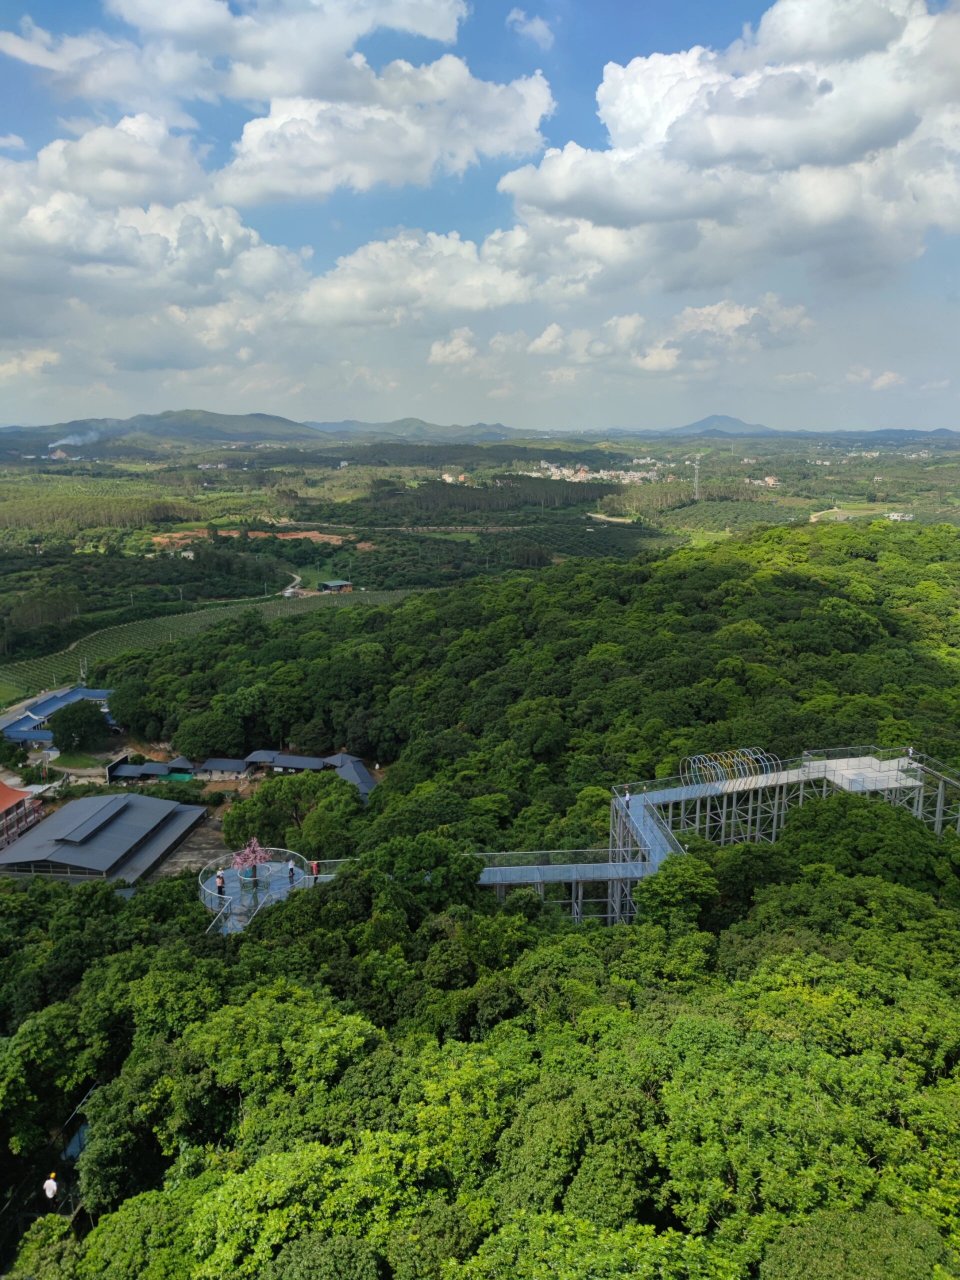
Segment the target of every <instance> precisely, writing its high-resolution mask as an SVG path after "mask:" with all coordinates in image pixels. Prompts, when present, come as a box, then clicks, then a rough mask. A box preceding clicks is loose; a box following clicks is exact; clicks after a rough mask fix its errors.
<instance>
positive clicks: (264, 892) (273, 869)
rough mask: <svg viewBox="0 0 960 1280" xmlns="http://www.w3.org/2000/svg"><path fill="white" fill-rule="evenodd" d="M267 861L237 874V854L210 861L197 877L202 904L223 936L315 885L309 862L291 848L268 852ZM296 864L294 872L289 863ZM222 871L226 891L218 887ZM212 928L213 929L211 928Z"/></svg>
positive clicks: (269, 850)
mask: <svg viewBox="0 0 960 1280" xmlns="http://www.w3.org/2000/svg"><path fill="white" fill-rule="evenodd" d="M265 852H266V853H268V854H269V855H270V857H269V860H268V861H267V862H261V863H259V864H258V865H257V866H255V867H247V868H245V869H244V870H242V871H238V870H237V869H236V868H235V867H234V866H233V858H234V856H235V855H234V854H232V853H227V854H224V857H223V858H222V860H219V861H215V862H208V863H207V865H206V866H205V867H204V868H203V870H202V871H201V872H200V875H199V877H198V880H199V886H200V901H201V902H202V903H203V905H204V906H205V907H206V908H207V910H208V911H212V912H213V913H214V915H215V917H216V919H217V920H220V921H221V924H222V928H223V932H224V933H234V932H237V931H239V930H240V929H243V928H245V926H246V925H247V924H249V922H250V921H251V920H252V919H253V917H254V916H255V915H256V914H257V912H258V911H260V910H261V909H262V908H263V907H265V906H267V905H268V904H269V903H271V902H281V901H282V900H283V899H284V898H286V897H289V895H290V894H291V893H293V892H294V891H295V890H297V889H306V888H308V887H309V886H310V885H312V884H313V883H314V876H313V875H312V874H311V871H310V863H309V862H308V861H307V860H306V858H304V857H302V856H301V855H300V854H299V853H294V851H293V850H292V849H272V848H271V849H266V850H265ZM291 862H292V863H293V868H292V871H291V867H290V863H291ZM221 871H222V872H223V882H224V883H223V890H222V891H221V890H220V889H218V887H217V874H218V873H219V872H221ZM211 927H212V926H211Z"/></svg>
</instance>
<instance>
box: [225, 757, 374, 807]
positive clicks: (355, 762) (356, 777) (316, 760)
mask: <svg viewBox="0 0 960 1280" xmlns="http://www.w3.org/2000/svg"><path fill="white" fill-rule="evenodd" d="M246 763H247V765H249V766H251V767H256V766H260V767H265V768H272V769H276V770H286V769H290V770H292V771H294V772H297V773H307V772H312V773H320V772H321V770H323V769H335V770H336V772H337V773H338V774H339V776H340V777H341V778H343V779H344V781H345V782H352V783H353V785H354V786H355V787H356V788H357V790H358V791H359V792H360V794H361V796H362V797H363V798H364V800H366V798H367V797H368V796H369V794H370V792H371V791H372V790H373V788H374V787H375V786H376V785H377V782H376V779H375V778H374V776H373V774H372V773H371V772H370V770H369V769H368V768H367V766H366V765H365V764H364V763H363V761H362V760H361V759H360V757H359V756H352V755H350V753H349V752H347V751H338V752H336V753H335V754H334V755H332V756H297V755H290V754H288V753H287V752H285V751H251V753H250V754H249V755H248V756H247V759H246ZM203 768H206V765H204V766H203Z"/></svg>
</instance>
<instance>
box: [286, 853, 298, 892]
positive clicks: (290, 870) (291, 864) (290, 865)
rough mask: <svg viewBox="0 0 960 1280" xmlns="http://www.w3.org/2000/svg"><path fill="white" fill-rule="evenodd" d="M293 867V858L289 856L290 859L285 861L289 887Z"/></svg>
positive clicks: (291, 881)
mask: <svg viewBox="0 0 960 1280" xmlns="http://www.w3.org/2000/svg"><path fill="white" fill-rule="evenodd" d="M295 869H296V868H295V867H294V864H293V859H292V858H291V859H290V861H289V862H288V863H287V879H288V880H289V881H290V886H291V888H292V887H293V873H294V871H295Z"/></svg>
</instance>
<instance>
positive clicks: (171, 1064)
mask: <svg viewBox="0 0 960 1280" xmlns="http://www.w3.org/2000/svg"><path fill="white" fill-rule="evenodd" d="M958 562H960V537H958V535H957V533H956V532H955V531H953V530H950V529H922V528H891V527H889V526H886V527H882V528H881V527H875V526H874V527H858V528H850V527H842V526H841V527H819V526H811V527H810V528H809V529H804V530H789V531H786V530H784V531H781V530H778V531H773V532H766V533H762V534H758V535H757V536H755V537H753V538H751V539H749V540H747V541H745V542H743V543H739V544H734V543H730V544H726V545H725V546H721V547H717V548H712V549H710V550H709V551H707V552H693V551H685V552H680V553H674V554H672V555H671V556H670V557H669V558H668V559H665V560H663V561H659V562H652V563H648V564H634V565H632V566H623V565H606V564H597V562H591V563H590V564H589V565H588V564H585V563H581V564H579V565H578V564H569V563H568V564H566V565H563V566H561V567H559V568H557V569H555V570H548V571H545V572H543V573H540V574H537V575H530V576H526V575H518V576H516V577H511V578H500V579H495V580H488V581H483V582H474V583H471V584H469V585H468V586H466V587H464V588H461V589H459V590H457V591H451V592H449V593H435V594H431V595H429V596H425V597H423V598H421V599H408V600H407V601H405V602H404V603H403V604H402V605H400V606H399V607H397V608H395V609H392V610H383V611H372V610H369V609H363V610H360V609H358V610H350V609H344V610H339V611H337V612H336V613H335V614H334V615H331V616H326V615H325V616H322V617H321V616H319V615H315V616H313V617H310V618H308V619H303V620H297V621H295V622H285V623H283V624H279V625H276V626H273V627H261V626H260V625H259V624H258V623H257V622H256V621H255V620H253V619H251V620H250V621H249V622H247V623H246V624H242V625H237V624H231V625H230V626H229V627H225V628H221V629H220V631H219V632H218V633H213V632H211V633H207V634H206V635H204V636H203V637H201V638H199V639H195V640H191V641H189V642H185V643H184V644H182V645H179V646H175V647H171V648H170V649H167V650H161V651H160V652H158V653H156V654H154V655H151V656H148V657H140V658H135V657H131V658H128V659H127V660H125V661H123V662H118V663H116V664H114V665H113V666H112V667H111V668H110V669H109V671H107V672H104V673H102V675H103V678H108V677H109V679H110V680H111V682H116V687H117V689H118V695H117V698H118V705H117V707H116V708H115V711H116V713H117V714H118V716H120V718H123V719H129V720H130V721H131V723H133V722H136V723H138V724H143V723H145V722H147V721H148V720H152V721H153V722H154V723H155V724H156V725H157V727H158V728H159V729H162V730H163V731H164V732H171V733H173V734H174V735H175V740H176V741H177V743H178V744H180V745H183V747H184V749H190V750H193V749H200V748H203V749H206V746H207V745H209V746H210V747H211V748H212V747H213V746H214V745H215V746H216V748H217V749H218V750H222V751H227V750H229V751H231V752H233V751H238V750H241V749H242V748H243V747H244V746H247V745H251V744H257V745H260V744H261V743H262V742H264V741H268V742H271V743H272V742H278V741H280V740H285V739H286V738H288V737H291V738H292V739H293V740H294V741H295V742H296V743H297V745H300V746H303V747H304V748H307V747H309V748H310V749H314V748H317V749H323V748H327V747H329V746H333V745H336V746H342V745H348V746H350V747H352V748H353V749H354V750H360V751H364V752H367V753H368V754H369V755H370V756H371V757H373V758H379V760H380V762H381V763H382V764H383V763H388V764H389V765H390V767H389V769H388V771H387V777H386V780H385V781H384V783H383V784H382V785H381V786H380V787H378V788H377V789H376V791H375V792H374V794H373V797H372V799H371V802H370V805H369V806H368V808H367V809H363V808H362V807H361V806H360V805H359V803H358V802H357V799H356V793H355V789H354V788H352V787H350V786H349V784H346V783H343V782H341V781H340V780H339V779H338V778H336V777H334V776H332V775H331V774H324V775H316V776H306V775H305V776H302V777H291V778H276V779H271V780H269V781H267V782H266V783H264V784H263V786H262V787H261V788H260V790H259V791H258V792H257V794H256V795H255V796H254V797H252V798H250V799H248V800H245V801H242V802H239V803H237V804H236V805H234V807H233V809H232V811H231V814H230V816H229V818H228V819H227V822H226V826H227V833H228V836H229V837H231V838H243V837H244V835H245V834H247V833H250V832H251V831H256V832H257V833H258V834H260V835H261V837H263V838H266V839H268V840H271V841H272V840H280V839H281V838H282V839H284V840H286V841H289V842H290V843H291V844H294V845H296V846H297V847H299V848H302V849H304V850H307V849H309V850H317V851H321V850H322V851H328V852H335V853H338V854H343V853H354V854H357V855H358V856H357V860H356V862H355V864H354V866H353V868H352V869H351V870H350V871H349V872H346V873H343V874H341V876H340V877H338V878H337V879H336V880H335V881H334V882H333V883H332V884H330V885H327V886H324V887H322V888H315V889H311V890H308V891H305V892H302V893H299V894H296V895H294V896H293V897H292V898H291V899H290V900H289V901H287V902H285V903H281V904H278V905H277V906H274V907H271V908H270V909H269V910H268V911H265V912H263V913H262V914H261V915H260V916H259V917H258V918H257V919H256V920H255V921H254V923H253V925H252V927H251V928H250V929H249V930H248V931H247V932H246V933H244V934H242V935H239V936H233V937H230V938H221V937H217V936H213V937H210V936H207V935H206V934H205V933H204V930H205V928H206V927H207V924H208V921H209V917H208V915H207V914H206V913H205V911H204V910H203V908H202V907H201V906H200V904H199V903H198V902H197V901H196V899H195V884H194V883H192V881H191V878H187V879H184V880H167V881H165V882H161V883H159V884H156V885H153V886H148V887H147V888H146V889H144V890H142V891H140V892H139V893H137V894H136V895H135V896H134V897H133V898H132V899H130V900H124V899H121V898H120V897H118V896H117V895H116V894H115V893H113V892H112V890H111V889H110V888H109V887H108V886H105V885H100V886H91V887H84V888H81V889H71V888H68V887H66V886H63V885H58V884H50V883H41V882H40V881H39V880H37V881H34V882H32V883H24V882H17V883H12V882H0V961H2V964H0V1032H2V1036H3V1038H2V1039H0V1142H2V1144H3V1146H2V1152H3V1156H2V1160H0V1176H2V1179H3V1183H4V1187H9V1186H12V1185H15V1184H17V1183H18V1182H19V1181H20V1180H22V1179H23V1178H25V1177H26V1178H27V1179H28V1180H29V1179H35V1185H36V1187H39V1185H40V1183H41V1182H42V1180H43V1178H44V1177H46V1175H47V1173H48V1171H49V1169H50V1168H52V1167H53V1166H52V1165H51V1164H49V1163H48V1161H49V1155H48V1151H49V1148H48V1146H47V1141H48V1137H49V1134H50V1133H51V1132H53V1131H54V1130H55V1129H56V1126H57V1125H58V1123H60V1122H62V1121H63V1120H64V1119H65V1117H66V1116H67V1115H69V1113H70V1112H71V1110H72V1109H73V1107H74V1105H75V1104H76V1103H77V1102H78V1101H79V1100H80V1099H81V1098H82V1097H83V1096H84V1095H85V1093H86V1092H87V1090H88V1089H90V1088H91V1087H92V1086H95V1091H94V1093H93V1095H92V1097H91V1099H90V1100H89V1101H88V1102H86V1103H85V1104H84V1111H85V1115H86V1116H87V1119H88V1120H89V1124H90V1131H89V1144H88V1146H87V1148H86V1150H85V1151H84V1153H83V1155H82V1157H81V1160H80V1167H79V1184H78V1187H77V1190H78V1193H79V1195H80V1196H81V1198H82V1201H83V1204H84V1206H85V1213H86V1214H88V1215H90V1218H91V1219H92V1221H94V1222H95V1225H93V1227H92V1230H89V1231H88V1232H84V1231H82V1230H78V1231H76V1232H75V1231H74V1230H73V1229H72V1228H71V1226H70V1223H69V1222H68V1221H67V1219H66V1218H65V1217H63V1216H60V1215H57V1214H48V1215H46V1216H44V1217H42V1218H40V1219H39V1220H38V1221H37V1222H36V1223H35V1224H34V1225H33V1226H32V1227H31V1228H30V1229H29V1231H28V1233H27V1235H26V1237H25V1239H24V1240H23V1241H22V1243H21V1247H20V1252H19V1256H18V1259H17V1261H16V1263H15V1265H14V1267H13V1270H12V1271H11V1273H10V1274H11V1276H12V1277H13V1280H223V1278H224V1277H230V1280H546V1278H547V1277H551V1278H555V1280H614V1278H618V1277H623V1278H627V1277H629V1278H630V1280H741V1278H743V1280H748V1278H753V1280H945V1278H946V1277H957V1276H960V1230H958V1226H957V1224H958V1222H960V1176H958V1170H960V1125H958V1120H957V1117H958V1115H960V1066H958V1064H960V1013H958V1008H960V1005H958V997H960V839H958V838H957V837H956V836H955V835H953V834H950V835H948V836H946V837H944V839H943V840H941V841H938V840H937V839H936V838H935V837H934V836H933V835H932V834H931V833H930V832H929V831H928V830H927V829H926V828H925V827H923V826H922V825H920V824H919V823H918V822H917V821H915V820H914V819H913V818H912V817H911V816H910V815H909V814H908V813H907V812H906V811H905V810H902V809H895V808H891V807H888V806H886V805H882V804H879V803H876V802H872V801H870V800H867V799H864V798H862V797H858V796H852V795H843V796H839V797H836V798H834V799H831V800H826V801H821V802H808V803H806V804H805V805H804V806H803V807H802V808H799V809H795V810H793V811H792V812H791V814H790V815H789V818H788V821H787V826H786V829H785V831H784V833H783V835H782V837H781V839H780V840H779V841H778V843H777V844H776V845H773V846H769V845H764V846H742V847H741V846H731V847H728V848H724V849H716V848H714V847H712V846H710V845H707V844H706V843H705V842H702V841H692V842H691V848H690V852H689V853H687V854H685V855H681V856H680V857H677V858H674V859H669V860H668V861H667V862H666V864H665V865H664V868H663V870H661V871H660V872H659V873H658V874H657V875H656V876H654V877H651V878H650V879H648V880H647V881H646V882H644V884H643V885H642V887H640V889H639V890H638V892H637V918H636V920H635V922H634V923H633V924H631V925H628V926H620V927H616V928H602V927H599V926H597V925H596V924H591V923H587V924H585V925H583V926H574V925H572V924H569V923H568V922H567V921H566V919H565V918H564V917H563V916H562V915H560V914H559V913H558V912H556V911H555V909H554V908H553V906H552V905H551V903H550V902H549V901H547V902H545V903H544V902H541V901H540V900H539V899H538V898H537V897H536V896H535V895H533V894H532V893H528V892H526V891H522V892H519V893H516V894H514V895H512V896H511V897H509V898H508V899H507V902H506V904H504V905H503V906H498V904H497V902H496V900H495V898H494V897H493V896H492V895H490V896H484V894H483V893H482V891H480V890H479V889H478V887H477V879H476V873H477V866H476V859H473V858H471V857H470V856H469V854H470V851H471V850H475V849H477V848H480V847H483V846H487V847H492V848H510V847H513V848H519V847H524V846H526V847H529V848H536V847H546V846H550V847H554V848H557V847H566V848H574V847H578V846H582V845H588V844H593V843H595V842H597V841H598V840H602V839H603V837H604V834H605V830H606V817H607V803H608V795H609V793H608V792H606V791H605V790H604V788H605V786H606V785H607V784H608V783H609V782H611V781H624V780H627V779H631V778H638V777H642V776H644V775H650V774H652V773H653V772H654V771H655V770H660V771H661V772H673V771H674V769H675V767H676V762H677V758H678V757H679V756H681V755H683V754H685V753H687V752H688V751H690V750H693V749H696V750H710V749H711V748H721V747H727V746H737V745H742V744H749V745H759V746H763V747H766V748H768V749H770V750H774V751H777V752H779V753H781V754H783V755H790V754H792V753H793V752H795V751H797V750H798V749H800V748H801V747H804V746H816V745H830V744H833V743H837V744H841V743H844V742H849V743H857V744H860V743H868V742H872V741H879V742H880V743H881V744H882V743H899V742H904V741H911V740H912V741H914V742H916V743H917V744H918V745H922V746H923V747H925V748H926V749H927V750H928V751H931V752H933V753H935V754H938V755H940V756H943V757H945V758H946V759H948V760H950V761H951V762H952V764H953V765H956V764H957V761H958V749H957V745H956V741H955V738H954V725H955V724H956V712H957V689H958V679H957V676H958V665H957V664H958V659H960V648H958V645H960V629H958V622H957V619H958V603H960V601H958V595H960V574H958V567H960V564H958ZM208 704H209V707H210V710H209V712H204V710H203V708H205V707H207V706H208ZM204 735H208V736H207V737H206V738H205V737H204ZM214 738H215V739H216V740H215V742H214ZM85 1222H86V1223H87V1225H88V1226H89V1225H91V1222H90V1221H89V1220H88V1219H87V1218H84V1217H82V1216H81V1217H80V1218H79V1219H78V1226H80V1225H82V1224H83V1223H85Z"/></svg>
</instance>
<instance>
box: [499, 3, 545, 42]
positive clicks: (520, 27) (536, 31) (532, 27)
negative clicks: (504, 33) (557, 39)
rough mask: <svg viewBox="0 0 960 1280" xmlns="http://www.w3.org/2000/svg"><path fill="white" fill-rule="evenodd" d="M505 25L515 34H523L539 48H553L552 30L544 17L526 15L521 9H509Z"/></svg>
mask: <svg viewBox="0 0 960 1280" xmlns="http://www.w3.org/2000/svg"><path fill="white" fill-rule="evenodd" d="M507 26H508V27H510V28H511V29H512V30H513V31H516V33H517V35H520V36H525V37H526V39H528V40H532V41H533V42H534V44H538V45H539V46H540V48H541V49H552V48H553V30H552V28H551V26H550V23H549V22H547V20H546V18H540V17H536V16H535V17H532V18H531V17H528V16H527V14H526V12H525V11H524V10H523V9H511V10H510V12H509V13H508V14H507Z"/></svg>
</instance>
